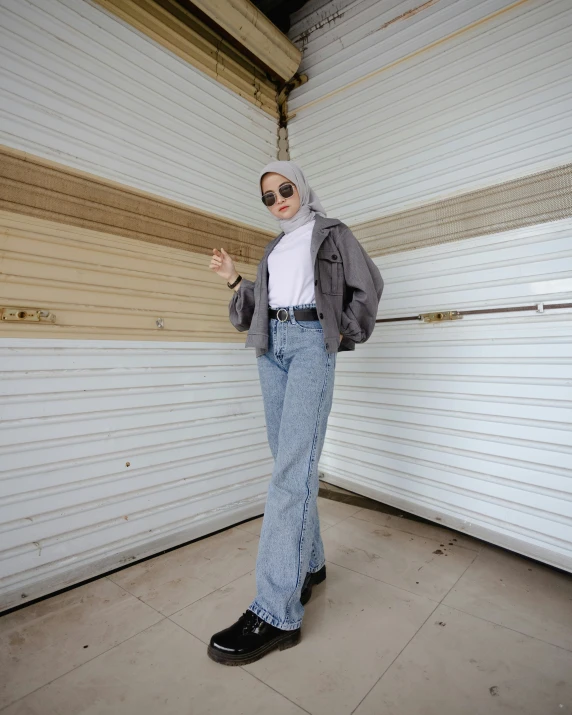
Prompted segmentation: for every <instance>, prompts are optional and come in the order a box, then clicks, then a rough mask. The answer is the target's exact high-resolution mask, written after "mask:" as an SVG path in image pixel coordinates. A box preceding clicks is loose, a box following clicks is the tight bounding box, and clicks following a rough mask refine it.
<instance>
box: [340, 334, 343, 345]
mask: <svg viewBox="0 0 572 715" xmlns="http://www.w3.org/2000/svg"><path fill="white" fill-rule="evenodd" d="M343 339H344V336H343V335H342V334H341V333H340V343H341V342H342V340H343Z"/></svg>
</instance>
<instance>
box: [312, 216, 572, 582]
mask: <svg viewBox="0 0 572 715" xmlns="http://www.w3.org/2000/svg"><path fill="white" fill-rule="evenodd" d="M376 262H377V264H378V265H379V267H380V269H381V272H382V274H383V276H384V279H385V281H386V289H385V293H384V297H383V300H382V304H381V310H380V317H384V318H385V317H392V316H395V317H398V316H402V315H416V314H418V313H422V312H430V311H436V310H440V309H444V310H464V309H476V308H484V307H503V306H507V305H515V306H516V305H528V304H531V303H536V302H541V301H544V302H547V303H548V302H553V303H554V302H561V301H566V300H568V301H570V300H571V298H572V219H565V220H562V221H557V222H553V223H547V224H544V225H542V226H537V227H532V228H523V229H519V230H516V231H510V232H506V233H501V234H497V235H492V236H486V237H481V238H477V239H470V240H466V241H461V242H457V243H450V244H446V245H443V246H434V247H430V248H423V249H418V250H416V251H409V252H406V253H395V254H393V255H389V256H384V257H383V258H379V259H377V260H376ZM571 355H572V311H570V310H562V311H552V312H546V313H544V314H542V315H541V314H536V313H535V312H534V311H532V312H531V313H527V314H520V315H517V316H515V315H514V314H513V315H507V314H499V315H482V316H471V317H465V318H463V319H462V320H459V321H455V322H450V323H441V324H437V325H435V324H423V323H401V324H399V323H393V324H392V323H389V324H379V325H378V327H377V328H376V331H375V332H374V336H373V338H372V340H371V342H369V343H367V344H366V345H365V346H363V347H361V348H359V347H358V349H357V351H356V353H355V354H353V355H349V356H346V355H343V354H342V355H340V359H339V361H338V367H337V374H336V391H335V395H334V407H333V411H332V415H331V418H330V422H329V427H328V434H327V437H326V444H325V448H324V455H323V458H322V461H321V470H322V471H323V472H324V473H325V475H326V478H327V479H328V481H330V482H333V483H334V484H338V485H340V486H343V487H346V488H348V489H351V490H353V491H357V492H360V493H362V494H366V495H368V496H371V497H373V498H376V499H379V500H380V501H383V502H386V503H389V504H392V505H394V506H397V507H399V508H402V509H405V510H407V511H411V512H413V513H415V514H419V515H421V516H423V517H426V518H428V519H432V520H437V521H439V522H441V523H442V524H444V525H447V526H451V527H453V528H456V529H461V530H463V531H466V532H467V533H469V534H473V535H475V536H478V537H481V538H484V539H487V540H490V541H492V542H494V543H498V544H501V545H503V546H506V547H508V548H511V549H514V550H516V551H520V552H521V553H524V554H527V555H529V556H532V557H535V558H538V559H541V560H543V561H546V562H547V563H551V564H554V565H555V566H558V567H560V568H564V569H568V570H572V469H571V466H572V411H571V409H570V405H571V404H572V387H571V385H572V361H571V359H570V356H571Z"/></svg>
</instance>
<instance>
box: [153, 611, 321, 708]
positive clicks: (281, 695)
mask: <svg viewBox="0 0 572 715" xmlns="http://www.w3.org/2000/svg"><path fill="white" fill-rule="evenodd" d="M205 598H206V597H205ZM166 618H167V620H169V621H171V623H173V625H175V626H177V627H178V628H180V629H181V630H182V631H184V632H185V633H188V634H189V635H190V636H192V637H193V638H195V639H196V640H198V641H199V643H201V644H202V645H204V646H208V643H207V642H206V641H204V640H203V639H202V638H200V637H199V636H198V635H196V633H192V631H189V630H188V628H185V626H184V625H183V624H182V623H177V622H176V621H173V620H172V619H171V618H170V617H169V616H166ZM205 657H207V658H208V656H205ZM223 667H225V666H221V668H223ZM226 667H228V666H226ZM239 668H240V670H242V671H243V672H244V673H247V674H248V675H251V676H252V677H253V678H255V679H256V680H258V681H259V682H260V683H262V684H263V685H264V686H266V687H267V688H270V690H273V691H274V692H275V693H276V694H277V695H279V696H280V697H281V698H284V700H287V701H288V702H289V703H292V705H295V706H296V707H297V708H299V709H300V710H301V711H302V712H305V713H308V715H312V714H311V713H309V712H308V710H306V709H305V708H303V707H302V706H301V705H298V703H295V702H294V701H293V700H290V698H289V697H287V696H286V695H284V693H281V692H280V691H279V690H276V688H273V687H272V686H271V685H269V684H268V683H265V682H264V680H262V679H261V678H259V677H258V676H257V675H255V674H254V673H251V672H250V671H249V670H246V668H245V666H243V665H241V666H239Z"/></svg>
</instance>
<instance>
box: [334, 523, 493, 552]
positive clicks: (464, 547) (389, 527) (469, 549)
mask: <svg viewBox="0 0 572 715" xmlns="http://www.w3.org/2000/svg"><path fill="white" fill-rule="evenodd" d="M349 519H357V520H358V521H361V522H363V523H364V524H372V525H374V526H379V527H382V526H383V528H384V529H394V530H395V531H398V532H399V533H400V534H407V535H408V536H415V537H416V538H417V539H425V541H433V542H435V543H436V544H437V543H439V542H440V541H441V539H437V538H434V537H432V536H421V534H414V533H413V532H412V531H403V529H398V528H397V527H396V526H386V525H384V524H379V525H378V524H376V523H375V522H374V521H369V520H368V519H358V518H357V517H356V516H355V514H350V516H347V517H346V518H345V519H342V521H340V522H338V523H337V524H333V526H339V525H340V524H341V523H343V522H345V521H348V520H349ZM436 526H437V527H438V525H436ZM459 533H460V532H459ZM447 538H449V537H447ZM451 538H452V537H451ZM443 541H447V539H443ZM439 545H440V543H439ZM454 546H455V548H456V549H463V551H471V552H473V553H474V554H475V555H478V554H480V553H481V551H480V550H479V551H477V550H476V549H471V548H470V547H468V546H461V545H460V544H454Z"/></svg>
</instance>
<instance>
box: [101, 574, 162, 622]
mask: <svg viewBox="0 0 572 715" xmlns="http://www.w3.org/2000/svg"><path fill="white" fill-rule="evenodd" d="M102 579H107V580H108V581H110V582H111V583H112V584H113V585H114V586H117V588H120V589H121V590H122V591H123V592H124V593H126V594H127V595H128V596H131V597H132V598H135V599H137V601H139V603H142V604H143V605H144V606H147V607H148V608H150V609H151V610H153V611H155V613H158V614H159V615H160V616H162V617H163V618H165V614H164V613H161V611H159V609H157V608H155V606H152V605H151V604H150V603H146V602H145V601H143V599H141V598H140V597H139V596H137V595H136V594H134V593H131V591H129V590H128V589H127V588H125V586H120V585H119V584H118V583H116V582H115V581H113V580H112V579H111V578H110V577H109V576H102Z"/></svg>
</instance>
